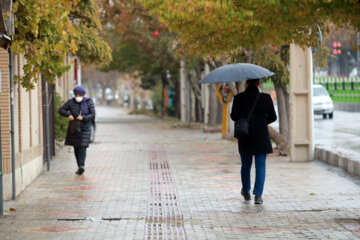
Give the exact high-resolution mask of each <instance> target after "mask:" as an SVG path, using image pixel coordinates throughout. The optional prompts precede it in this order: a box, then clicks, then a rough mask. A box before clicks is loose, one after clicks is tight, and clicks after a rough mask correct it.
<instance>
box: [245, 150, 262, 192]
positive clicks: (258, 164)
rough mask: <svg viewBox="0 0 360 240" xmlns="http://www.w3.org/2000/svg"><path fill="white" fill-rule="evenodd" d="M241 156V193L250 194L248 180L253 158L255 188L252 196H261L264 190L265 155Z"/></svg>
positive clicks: (249, 181) (249, 182)
mask: <svg viewBox="0 0 360 240" xmlns="http://www.w3.org/2000/svg"><path fill="white" fill-rule="evenodd" d="M240 156H241V182H242V191H243V192H250V189H251V180H250V171H251V165H252V160H253V156H255V168H256V174H255V186H254V190H253V194H254V195H256V196H261V195H262V193H263V190H264V183H265V175H266V169H265V167H266V164H265V163H266V154H259V155H250V154H240Z"/></svg>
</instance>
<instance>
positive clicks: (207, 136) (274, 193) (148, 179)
mask: <svg viewBox="0 0 360 240" xmlns="http://www.w3.org/2000/svg"><path fill="white" fill-rule="evenodd" d="M97 112H98V116H99V121H100V122H99V124H98V125H97V134H96V141H95V143H94V144H93V145H91V147H90V148H89V149H88V157H87V160H86V171H85V174H84V175H83V176H77V175H75V171H76V164H75V160H74V157H73V153H72V150H71V149H69V148H64V149H63V150H61V151H58V154H57V156H56V158H55V159H54V160H53V162H52V169H51V171H50V172H46V171H45V172H44V173H43V174H42V175H41V176H40V177H39V178H38V179H37V180H35V182H34V183H33V184H31V185H30V186H29V187H28V188H27V189H26V190H25V191H24V192H23V193H22V194H21V195H20V196H18V199H17V200H16V201H9V202H6V203H5V209H6V216H4V217H0V239H1V240H3V239H11V240H14V239H36V240H41V239H99V240H100V239H101V240H103V239H108V240H110V239H359V238H360V220H359V219H360V185H359V184H358V182H356V181H355V180H354V179H352V178H351V177H349V176H346V177H344V176H342V175H341V174H339V173H338V172H337V171H336V170H334V169H333V168H331V167H328V166H326V165H325V164H323V163H320V162H318V161H314V162H310V163H291V162H289V159H288V158H284V157H277V156H269V158H268V161H267V179H266V184H265V190H264V196H263V198H264V204H263V205H254V202H253V201H250V202H244V201H243V199H242V197H241V195H240V190H241V183H240V176H239V171H240V167H241V166H240V160H239V156H238V153H237V146H236V143H235V142H233V141H226V140H221V139H220V135H219V134H218V133H217V134H211V133H203V132H202V131H200V130H192V129H185V128H172V125H173V122H171V121H162V120H156V119H153V118H150V117H146V116H130V115H127V114H126V112H125V111H124V110H121V109H116V108H110V107H98V108H97ZM253 170H254V169H253ZM253 172H254V171H253Z"/></svg>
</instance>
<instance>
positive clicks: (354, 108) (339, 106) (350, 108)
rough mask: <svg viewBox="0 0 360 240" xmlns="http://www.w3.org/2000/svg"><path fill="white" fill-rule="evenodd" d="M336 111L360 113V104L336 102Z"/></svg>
mask: <svg viewBox="0 0 360 240" xmlns="http://www.w3.org/2000/svg"><path fill="white" fill-rule="evenodd" d="M334 109H335V110H340V111H346V112H360V103H343V102H334Z"/></svg>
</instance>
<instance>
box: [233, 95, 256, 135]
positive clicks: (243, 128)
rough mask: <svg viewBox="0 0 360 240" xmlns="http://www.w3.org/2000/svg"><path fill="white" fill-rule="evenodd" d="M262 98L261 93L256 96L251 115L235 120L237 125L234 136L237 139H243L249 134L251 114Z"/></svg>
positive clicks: (250, 113)
mask: <svg viewBox="0 0 360 240" xmlns="http://www.w3.org/2000/svg"><path fill="white" fill-rule="evenodd" d="M259 98H260V93H259V94H258V95H257V96H256V98H255V102H254V103H253V105H252V107H251V109H250V112H249V115H248V117H247V118H244V117H240V118H239V119H238V120H236V121H235V127H234V137H235V138H237V139H241V138H244V137H246V136H247V135H248V134H249V121H250V118H251V115H252V114H253V112H254V109H255V106H256V104H257V102H258V100H259Z"/></svg>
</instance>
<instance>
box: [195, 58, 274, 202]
mask: <svg viewBox="0 0 360 240" xmlns="http://www.w3.org/2000/svg"><path fill="white" fill-rule="evenodd" d="M272 75H274V73H273V72H271V71H269V70H268V69H266V68H263V67H260V66H258V65H255V64H250V63H234V64H229V65H225V66H222V67H219V68H217V69H215V70H214V71H212V72H210V73H209V74H208V75H206V76H205V77H204V78H203V79H201V81H200V83H226V82H239V81H246V84H247V88H246V90H245V92H243V93H240V94H238V95H236V96H235V97H234V102H233V107H232V111H231V114H230V116H231V119H232V120H233V121H234V122H235V123H236V124H235V133H236V134H234V135H235V137H237V138H238V147H239V153H240V156H241V163H242V165H241V182H242V190H241V194H242V195H243V196H244V198H245V200H246V201H249V200H251V195H250V190H251V182H250V171H251V165H252V161H253V157H255V168H256V176H255V186H254V189H253V194H254V195H255V204H262V203H263V200H262V194H263V189H264V183H265V173H266V169H265V166H266V155H267V154H268V153H272V152H273V149H272V145H271V142H270V135H269V131H268V127H267V125H268V124H270V123H272V122H274V121H275V120H276V119H277V117H276V113H275V109H274V105H273V102H272V99H271V96H270V95H269V94H265V93H260V91H259V88H258V87H259V83H260V81H259V79H260V78H266V77H270V76H272ZM244 122H245V123H244ZM241 123H242V124H241ZM243 123H244V124H243ZM238 126H240V128H238ZM237 129H241V130H244V129H245V133H244V132H243V131H240V132H241V133H242V134H240V135H238V134H237V133H238V132H239V131H238V130H237Z"/></svg>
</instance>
